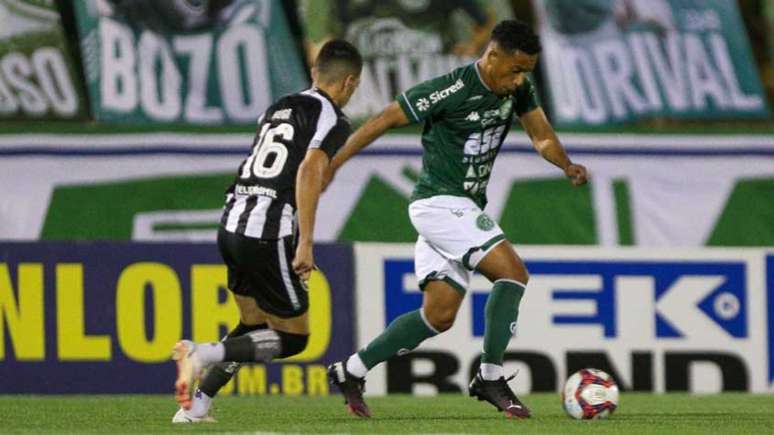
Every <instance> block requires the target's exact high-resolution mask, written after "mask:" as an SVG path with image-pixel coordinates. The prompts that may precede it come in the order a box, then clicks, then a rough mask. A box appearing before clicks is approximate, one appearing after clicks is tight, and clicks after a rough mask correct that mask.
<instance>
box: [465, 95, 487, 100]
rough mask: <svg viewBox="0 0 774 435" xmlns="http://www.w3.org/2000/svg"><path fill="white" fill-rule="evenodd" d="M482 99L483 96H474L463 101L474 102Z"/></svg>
mask: <svg viewBox="0 0 774 435" xmlns="http://www.w3.org/2000/svg"><path fill="white" fill-rule="evenodd" d="M482 98H484V96H483V95H474V96H472V97H470V98H468V99H467V100H465V101H476V100H480V99H482Z"/></svg>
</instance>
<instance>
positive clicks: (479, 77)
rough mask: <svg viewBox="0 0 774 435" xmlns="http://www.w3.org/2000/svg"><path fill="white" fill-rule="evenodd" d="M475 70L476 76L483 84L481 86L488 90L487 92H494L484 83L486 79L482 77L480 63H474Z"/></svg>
mask: <svg viewBox="0 0 774 435" xmlns="http://www.w3.org/2000/svg"><path fill="white" fill-rule="evenodd" d="M473 69H474V70H476V76H477V77H478V81H479V83H481V86H483V87H484V88H486V90H487V91H489V92H492V89H490V88H489V86H487V85H486V83H484V79H483V78H482V77H481V71H479V69H478V61H475V62H473ZM492 93H494V92H492Z"/></svg>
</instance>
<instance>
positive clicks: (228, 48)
mask: <svg viewBox="0 0 774 435" xmlns="http://www.w3.org/2000/svg"><path fill="white" fill-rule="evenodd" d="M217 47H218V48H217V52H218V56H217V60H218V73H219V76H220V92H221V95H222V96H223V105H224V106H225V108H226V113H227V114H228V116H229V117H230V118H231V119H234V120H236V121H243V122H248V121H251V120H253V119H255V118H256V117H258V115H259V114H260V113H261V111H263V110H264V109H266V107H268V105H269V99H270V98H271V88H270V86H269V83H270V80H269V74H268V71H267V67H266V64H267V62H266V60H267V59H268V57H267V53H266V41H265V40H264V37H263V35H262V34H261V32H259V31H258V29H256V28H254V27H250V26H246V25H236V26H232V27H230V28H229V29H228V30H227V31H226V32H225V33H223V36H221V38H220V40H219V41H218V46H217ZM240 52H241V55H242V57H243V58H244V62H240V61H239V58H240ZM242 68H244V77H245V83H241V82H240V83H238V84H236V83H233V78H234V77H241V76H242V74H240V73H241V71H242Z"/></svg>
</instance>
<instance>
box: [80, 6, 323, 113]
mask: <svg viewBox="0 0 774 435" xmlns="http://www.w3.org/2000/svg"><path fill="white" fill-rule="evenodd" d="M75 5H76V7H75V12H76V16H77V22H78V29H79V33H80V38H81V50H82V59H83V66H84V70H85V73H86V80H87V85H88V89H89V93H90V95H91V104H92V111H93V113H94V116H95V117H96V118H97V120H100V121H113V122H129V123H146V122H148V123H149V122H153V123H159V122H161V123H194V124H248V123H253V122H255V120H256V119H257V117H258V115H260V113H261V112H262V111H263V110H265V109H266V107H268V105H269V104H270V103H271V102H272V101H273V100H274V99H276V98H278V97H280V96H282V95H284V94H287V93H291V92H297V91H299V90H301V89H303V88H304V87H306V86H307V85H308V78H307V75H306V73H305V71H304V65H303V61H302V59H301V54H300V53H298V50H297V49H296V43H295V40H294V39H293V37H292V35H291V33H290V31H289V29H288V25H287V20H286V18H285V15H284V11H283V9H282V6H281V4H280V2H276V1H270V0H225V1H214V0H104V1H97V0H83V1H78V2H75Z"/></svg>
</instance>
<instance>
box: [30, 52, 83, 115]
mask: <svg viewBox="0 0 774 435" xmlns="http://www.w3.org/2000/svg"><path fill="white" fill-rule="evenodd" d="M32 64H33V65H34V67H35V75H36V76H37V77H38V83H39V84H40V87H41V88H43V91H44V92H45V93H46V95H47V96H48V100H49V101H50V102H51V107H52V108H53V109H54V112H55V113H57V114H58V115H61V116H72V115H75V113H76V112H77V111H78V96H77V94H76V92H75V87H74V86H73V82H72V80H70V73H69V72H68V71H67V66H66V65H65V62H64V59H63V58H62V53H61V52H60V51H59V50H57V49H55V48H51V47H43V48H40V49H38V50H35V52H34V53H33V54H32Z"/></svg>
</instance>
